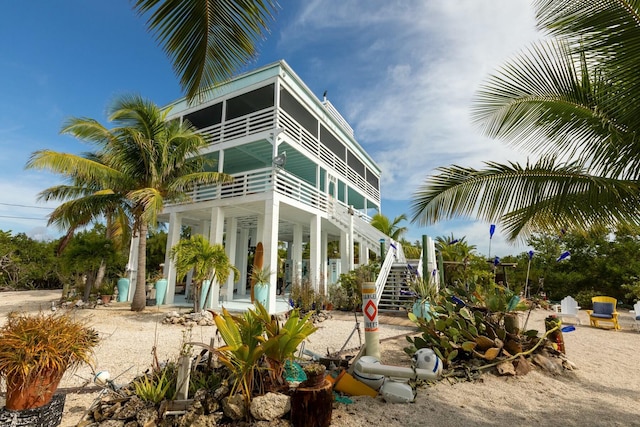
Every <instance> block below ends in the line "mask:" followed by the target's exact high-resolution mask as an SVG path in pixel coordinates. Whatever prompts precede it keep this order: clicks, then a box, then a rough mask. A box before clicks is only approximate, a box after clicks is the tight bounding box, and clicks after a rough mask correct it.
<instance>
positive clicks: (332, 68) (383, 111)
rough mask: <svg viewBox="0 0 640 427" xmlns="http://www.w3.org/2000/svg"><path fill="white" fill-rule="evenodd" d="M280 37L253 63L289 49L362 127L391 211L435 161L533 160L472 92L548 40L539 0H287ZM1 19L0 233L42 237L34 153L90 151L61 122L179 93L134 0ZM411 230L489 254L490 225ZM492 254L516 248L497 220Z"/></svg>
mask: <svg viewBox="0 0 640 427" xmlns="http://www.w3.org/2000/svg"><path fill="white" fill-rule="evenodd" d="M280 6H281V8H280V10H279V12H278V15H277V16H276V21H275V23H274V24H273V25H272V26H271V34H269V35H268V36H267V38H266V40H265V41H263V42H262V43H261V45H260V47H259V49H260V53H259V56H258V57H257V59H256V61H255V62H254V63H252V64H249V65H248V66H247V69H251V68H255V67H258V66H261V65H264V64H268V63H271V62H274V61H277V60H279V59H285V60H286V61H287V62H288V63H289V65H291V67H292V68H293V69H294V71H295V72H296V73H297V74H298V75H299V76H300V77H301V78H302V79H303V80H304V81H305V82H306V83H307V85H308V86H309V87H310V88H311V90H312V91H313V92H314V93H315V94H316V95H317V96H318V97H321V96H322V93H323V92H324V91H325V90H326V91H327V92H328V98H329V100H330V101H331V102H332V103H333V104H334V105H335V106H336V108H338V110H339V111H340V112H341V113H342V115H343V116H344V117H345V118H346V119H347V120H348V121H349V123H350V124H351V126H352V127H353V128H354V129H355V133H356V138H357V139H358V141H359V142H360V143H361V144H362V145H363V147H364V148H365V149H366V150H367V151H368V152H369V153H370V154H371V155H372V157H373V158H374V160H376V161H377V162H378V164H379V165H380V166H381V168H382V170H383V177H382V198H383V202H382V213H383V214H385V215H386V216H388V217H390V218H393V217H395V216H397V215H400V214H401V213H406V214H407V215H410V208H409V205H410V202H411V197H412V194H413V193H414V192H415V191H416V188H417V187H418V186H419V185H420V184H421V183H422V182H423V181H424V179H425V178H426V177H427V176H428V175H429V174H431V173H433V171H434V169H435V168H436V167H439V166H447V165H450V164H459V165H464V166H474V167H479V166H481V164H482V162H483V161H487V160H492V161H505V160H523V159H525V156H524V155H523V154H522V153H518V152H515V151H512V150H511V149H509V148H507V147H506V146H505V145H504V144H503V143H501V142H499V141H495V140H489V139H487V138H484V137H482V136H481V135H480V133H479V131H478V130H477V129H476V128H474V126H473V125H472V124H471V122H470V119H469V116H470V105H471V99H472V97H473V94H474V91H475V90H476V89H477V88H478V85H479V84H480V83H481V82H482V81H483V79H484V78H486V77H487V75H488V74H489V73H490V72H491V71H492V70H494V69H496V68H497V67H499V66H500V65H501V64H502V63H503V62H504V60H505V59H507V58H509V57H511V56H513V55H514V54H515V53H517V52H518V51H519V50H521V49H523V48H525V47H526V46H527V45H528V44H529V43H530V42H531V41H532V40H535V39H538V38H540V37H541V36H540V34H538V33H537V32H536V30H535V26H534V19H533V10H532V8H531V5H530V1H529V0H431V1H424V0H404V1H388V0H367V1H362V0H340V1H335V0H306V1H293V0H281V1H280ZM2 11H3V13H2V16H1V17H0V147H2V150H0V230H4V231H8V230H11V231H13V232H25V233H27V234H28V235H30V236H32V237H35V238H51V237H57V236H58V235H59V231H58V230H55V229H47V228H46V227H45V226H46V215H47V214H48V213H49V212H50V209H51V207H52V205H45V204H43V203H39V202H37V201H36V197H37V193H38V192H40V191H41V190H43V189H44V188H46V187H49V186H51V185H55V184H57V183H59V182H60V181H59V179H58V178H57V177H55V176H52V175H49V174H47V173H44V172H41V171H34V170H25V169H24V165H25V163H26V162H27V160H28V158H29V155H30V154H31V153H32V152H33V151H35V150H38V149H43V148H47V149H53V150H57V151H65V152H82V151H85V150H88V149H89V147H88V146H86V145H85V144H82V143H80V142H78V141H76V140H74V139H73V138H70V137H67V136H62V135H59V130H60V128H61V126H62V123H63V122H64V120H65V119H67V118H69V117H71V116H84V117H90V118H95V119H98V120H100V121H102V122H104V121H105V116H106V114H105V111H106V109H107V106H108V105H109V103H110V102H111V101H112V100H113V99H114V98H115V97H117V96H118V95H122V94H127V93H138V94H140V95H142V96H144V97H147V98H149V99H151V100H153V101H154V102H156V103H157V104H159V105H165V104H168V103H169V102H171V101H173V100H175V99H177V98H179V97H181V96H182V93H181V91H180V88H179V86H178V83H177V78H176V76H175V75H174V73H173V70H172V69H171V66H170V64H169V61H168V59H167V58H166V57H165V55H164V53H163V52H162V51H161V49H160V48H159V47H158V46H157V44H156V42H155V41H154V39H153V37H152V36H151V35H150V34H148V33H147V32H146V30H145V25H144V18H141V17H138V16H136V15H135V14H134V13H133V11H132V10H131V7H130V2H129V1H128V0H109V1H108V2H107V1H86V0H60V1H56V2H50V1H44V0H37V1H35V2H33V3H31V6H30V7H29V8H25V7H24V5H23V4H22V3H21V2H14V1H9V0H4V1H2ZM404 225H406V226H408V227H409V228H410V231H409V233H408V234H407V235H406V236H405V237H406V238H408V239H409V240H417V239H420V236H421V235H423V234H428V235H430V236H439V235H444V234H446V235H450V234H451V233H453V234H454V235H455V236H456V237H462V236H466V238H467V241H468V242H469V243H471V244H475V245H476V246H477V249H478V251H480V252H481V253H485V254H486V253H487V252H488V246H489V231H488V230H489V224H485V223H479V222H476V221H468V220H461V219H458V220H453V221H446V222H442V223H438V224H436V225H434V226H430V227H426V228H420V227H417V226H415V225H413V224H409V223H405V224H404ZM491 245H492V246H491V253H492V255H493V254H495V255H501V256H502V255H506V254H509V253H518V252H522V251H525V250H528V248H526V247H524V246H516V247H514V246H509V245H508V244H506V243H505V242H504V240H503V238H502V235H501V230H500V228H499V227H498V230H497V231H496V234H495V235H494V237H493V240H492V242H491Z"/></svg>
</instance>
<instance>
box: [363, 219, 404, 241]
mask: <svg viewBox="0 0 640 427" xmlns="http://www.w3.org/2000/svg"><path fill="white" fill-rule="evenodd" d="M406 219H407V216H406V215H405V214H402V215H399V216H397V217H395V218H394V219H393V221H391V220H390V219H389V218H387V217H386V216H384V215H382V214H381V213H376V214H375V215H373V217H372V218H371V225H372V226H373V227H375V228H377V229H378V230H380V231H382V232H383V233H384V234H385V235H386V236H389V237H391V238H392V239H393V240H395V241H398V240H400V238H401V237H402V236H403V235H404V233H406V232H407V227H400V226H398V224H399V223H400V222H401V221H406Z"/></svg>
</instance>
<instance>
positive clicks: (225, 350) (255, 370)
mask: <svg viewBox="0 0 640 427" xmlns="http://www.w3.org/2000/svg"><path fill="white" fill-rule="evenodd" d="M256 306H257V308H256V310H255V311H254V310H251V309H249V310H248V311H247V312H245V313H244V314H243V315H242V316H233V315H231V314H230V313H229V312H228V311H227V310H226V309H224V308H223V309H222V314H217V313H216V314H215V315H214V321H215V322H216V326H217V327H218V331H219V332H220V335H221V336H222V339H223V340H224V342H225V344H226V345H224V346H223V347H220V348H217V349H213V350H214V351H215V352H217V353H218V355H219V360H220V361H221V362H222V363H223V364H224V365H225V366H226V367H227V368H228V369H229V370H230V371H231V374H232V383H233V385H232V389H231V394H235V393H238V392H240V393H241V394H242V395H243V397H244V398H245V401H247V402H250V401H251V397H252V396H253V394H254V393H257V394H262V393H263V392H264V389H265V384H266V382H265V381H264V380H263V373H266V375H268V377H269V381H268V383H269V384H270V385H271V386H272V387H277V386H278V385H282V384H284V377H283V373H284V364H285V361H287V360H291V359H293V358H294V355H295V352H296V350H297V348H298V346H299V345H300V343H301V342H302V341H304V340H305V339H306V338H307V337H308V336H309V335H311V334H312V333H313V332H315V331H316V329H317V328H316V327H314V326H313V324H312V323H311V322H310V320H309V319H310V316H311V314H307V315H306V316H304V317H302V318H301V317H300V314H299V312H298V310H292V311H291V313H290V314H289V318H288V319H287V321H286V322H285V323H284V324H280V322H279V321H278V320H277V319H276V318H274V317H272V316H270V315H269V313H268V312H267V310H266V309H265V308H264V307H263V306H262V305H261V304H260V303H256Z"/></svg>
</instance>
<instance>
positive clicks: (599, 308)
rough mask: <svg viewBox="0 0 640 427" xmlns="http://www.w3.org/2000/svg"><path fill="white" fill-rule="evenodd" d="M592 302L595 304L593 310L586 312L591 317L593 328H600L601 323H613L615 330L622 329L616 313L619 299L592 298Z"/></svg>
mask: <svg viewBox="0 0 640 427" xmlns="http://www.w3.org/2000/svg"><path fill="white" fill-rule="evenodd" d="M591 302H593V310H585V311H586V312H587V314H588V315H589V321H590V322H591V326H595V327H596V328H599V327H600V325H599V324H598V323H599V322H611V323H613V327H614V329H615V330H619V329H620V324H619V323H618V312H617V311H616V304H617V303H618V300H617V299H615V298H612V297H605V296H599V297H593V298H591Z"/></svg>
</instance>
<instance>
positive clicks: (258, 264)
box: [251, 242, 264, 302]
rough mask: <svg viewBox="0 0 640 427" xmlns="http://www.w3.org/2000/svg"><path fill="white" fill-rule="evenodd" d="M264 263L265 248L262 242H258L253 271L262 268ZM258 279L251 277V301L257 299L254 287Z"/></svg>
mask: <svg viewBox="0 0 640 427" xmlns="http://www.w3.org/2000/svg"><path fill="white" fill-rule="evenodd" d="M263 264H264V249H263V247H262V242H258V244H257V245H256V252H255V254H254V255H253V267H252V270H251V271H254V269H257V270H261V269H262V267H263ZM255 284H256V281H255V280H254V279H253V278H251V302H254V301H255V296H254V294H253V287H254V286H255Z"/></svg>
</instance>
